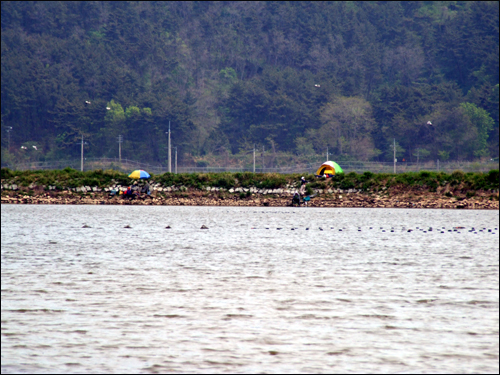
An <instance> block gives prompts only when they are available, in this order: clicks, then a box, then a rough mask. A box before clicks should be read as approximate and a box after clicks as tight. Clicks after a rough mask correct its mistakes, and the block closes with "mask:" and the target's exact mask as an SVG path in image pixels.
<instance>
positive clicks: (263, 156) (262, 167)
mask: <svg viewBox="0 0 500 375" xmlns="http://www.w3.org/2000/svg"><path fill="white" fill-rule="evenodd" d="M264 152H265V151H264V146H262V173H264Z"/></svg>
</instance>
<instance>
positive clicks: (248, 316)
mask: <svg viewBox="0 0 500 375" xmlns="http://www.w3.org/2000/svg"><path fill="white" fill-rule="evenodd" d="M127 225H129V226H130V228H125V226H127ZM167 225H169V226H170V227H171V229H165V227H166V226H167ZM202 225H206V226H207V227H208V228H209V229H200V228H201V226H202ZM84 226H86V227H84ZM498 226H499V216H498V211H474V210H467V211H457V210H404V209H312V208H256V207H245V208H228V207H182V206H177V207H166V206H157V207H147V206H126V207H122V206H55V205H54V206H53V205H48V206H43V205H3V206H2V224H1V227H2V240H1V241H2V242H1V243H2V354H1V355H2V373H47V372H67V373H81V372H91V373H98V372H99V373H101V372H111V373H137V372H192V373H202V372H203V373H205V372H209V373H229V372H231V373H233V372H236V373H257V372H268V373H291V372H293V373H325V372H327V373H332V372H339V373H345V372H369V373H393V372H411V373H435V372H439V373H498V371H499V365H498V360H499V358H498V351H499V340H498V337H499V336H498V333H499V332H498V330H499V318H498V314H499V303H498V301H499V294H498V293H499V290H498V289H499V288H498V285H499V269H498V267H499V239H498ZM443 227H444V228H443ZM454 227H463V229H454ZM431 228H432V229H431ZM410 229H411V230H412V231H411V232H409V230H410Z"/></svg>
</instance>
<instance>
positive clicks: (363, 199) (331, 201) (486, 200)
mask: <svg viewBox="0 0 500 375" xmlns="http://www.w3.org/2000/svg"><path fill="white" fill-rule="evenodd" d="M446 194H447V195H446ZM291 200H292V195H291V194H290V193H282V194H257V193H252V194H242V193H239V194H238V193H229V192H227V191H216V192H206V191H197V190H189V189H188V190H187V191H183V192H179V191H175V192H158V191H153V192H152V194H151V195H150V196H143V197H141V198H135V199H132V200H131V199H128V198H124V197H123V195H115V196H110V194H109V193H108V192H106V191H96V192H84V193H82V192H73V191H69V190H64V191H53V190H52V191H44V190H42V191H33V190H32V191H22V190H16V191H13V190H11V191H2V198H1V202H2V204H114V205H166V206H250V207H257V206H272V207H285V206H289V205H290V203H291ZM308 207H366V208H376V207H379V208H381V207H385V208H389V207H390V208H456V209H494V210H498V208H499V201H498V191H476V192H475V193H474V195H473V196H468V195H467V194H458V195H452V194H450V193H444V194H443V192H442V191H437V192H429V191H419V190H418V189H413V190H406V189H405V190H402V189H398V188H390V189H387V190H385V191H383V192H376V193H375V192H373V193H370V192H361V191H355V192H353V191H351V192H349V191H347V192H337V193H333V194H332V193H324V194H321V193H320V194H318V196H316V197H314V198H313V199H311V201H310V202H309V203H308Z"/></svg>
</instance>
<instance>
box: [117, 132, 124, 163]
mask: <svg viewBox="0 0 500 375" xmlns="http://www.w3.org/2000/svg"><path fill="white" fill-rule="evenodd" d="M122 142H123V135H119V136H118V157H119V158H120V164H121V163H122Z"/></svg>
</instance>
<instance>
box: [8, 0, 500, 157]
mask: <svg viewBox="0 0 500 375" xmlns="http://www.w3.org/2000/svg"><path fill="white" fill-rule="evenodd" d="M498 8H499V3H498V2H497V1H489V2H483V1H479V2H468V1H432V2H424V1H401V2H398V1H390V2H373V1H368V2H351V1H345V2H344V1H342V2H298V1H294V2H241V1H236V2H209V1H200V2H122V1H113V2H101V1H81V2H80V1H75V2H50V1H47V2H45V1H44V2H24V1H23V2H10V1H3V2H2V3H1V31H2V33H1V40H2V44H1V48H2V63H1V69H2V71H1V72H2V94H1V95H2V99H1V100H2V102H1V104H2V164H6V163H7V164H8V163H9V162H12V161H19V160H50V159H65V158H73V157H78V156H79V154H80V145H79V142H80V141H81V137H82V136H83V138H84V140H85V141H86V142H88V144H87V145H86V151H85V152H86V155H88V156H93V157H117V156H118V142H117V140H118V139H117V138H118V135H122V136H123V144H122V155H123V157H126V158H129V159H135V160H140V161H142V162H154V163H164V162H165V159H166V154H167V152H166V145H167V136H166V134H165V132H166V131H167V130H168V127H169V122H170V124H171V125H170V126H171V129H172V133H171V134H172V144H173V146H175V147H178V150H179V157H180V161H181V162H184V163H193V162H194V161H196V160H201V159H202V158H203V157H206V156H207V155H212V154H213V155H226V156H230V155H233V154H237V153H240V152H241V153H245V152H248V150H250V149H252V148H253V147H254V145H256V146H257V147H259V149H262V147H264V148H265V149H266V150H272V151H273V152H275V153H276V152H283V153H289V154H290V155H291V156H293V155H308V154H314V153H324V152H325V150H326V148H327V147H328V148H329V151H330V154H332V155H334V157H335V159H336V160H380V161H384V160H392V158H393V148H392V147H393V139H394V138H395V139H396V143H397V148H396V149H397V153H398V157H399V158H406V159H407V160H414V159H415V158H416V155H419V157H420V159H421V160H423V159H424V158H428V159H432V160H436V159H439V160H443V161H445V160H465V159H467V160H477V159H479V158H494V157H498V150H499V142H498V138H499V134H498V120H499V108H498V106H499V93H498V91H499V86H498V83H499V77H498V74H499V49H498V44H499V43H498V42H499V30H498V24H499V12H498ZM33 146H35V147H33Z"/></svg>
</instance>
